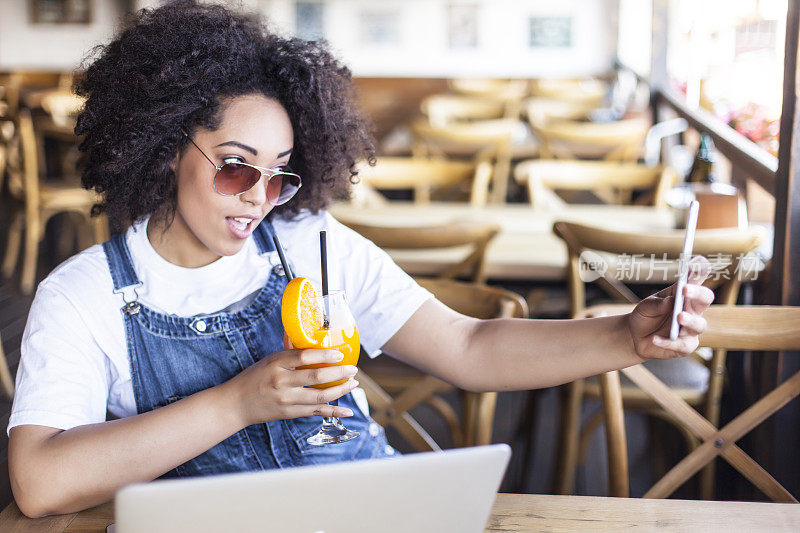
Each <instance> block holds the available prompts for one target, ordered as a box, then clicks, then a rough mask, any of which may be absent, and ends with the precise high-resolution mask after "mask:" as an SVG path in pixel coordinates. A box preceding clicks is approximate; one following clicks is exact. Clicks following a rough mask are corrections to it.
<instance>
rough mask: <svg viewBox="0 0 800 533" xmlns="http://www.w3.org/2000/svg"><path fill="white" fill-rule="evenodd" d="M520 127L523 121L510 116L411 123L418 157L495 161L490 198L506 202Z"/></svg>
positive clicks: (496, 201)
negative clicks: (437, 123) (455, 156)
mask: <svg viewBox="0 0 800 533" xmlns="http://www.w3.org/2000/svg"><path fill="white" fill-rule="evenodd" d="M520 127H522V128H523V129H524V127H525V126H524V124H522V122H520V121H519V120H516V119H507V118H506V119H497V120H480V121H473V122H467V123H451V124H449V125H447V126H436V125H433V124H431V123H430V122H428V121H426V120H418V121H415V122H413V123H412V124H411V130H412V132H413V135H414V148H413V153H414V155H415V156H418V157H430V156H447V155H462V156H468V157H470V158H474V159H475V160H477V161H492V163H493V164H494V173H493V175H492V179H491V193H490V194H489V199H490V200H491V201H492V202H493V203H504V202H505V199H506V192H507V190H508V180H509V175H510V171H511V156H512V144H513V142H514V138H515V135H517V133H518V132H519V131H520Z"/></svg>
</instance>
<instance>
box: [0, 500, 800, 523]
mask: <svg viewBox="0 0 800 533" xmlns="http://www.w3.org/2000/svg"><path fill="white" fill-rule="evenodd" d="M113 517H114V508H113V504H112V503H107V504H104V505H100V506H98V507H94V508H92V509H89V510H86V511H83V512H81V513H72V514H67V515H60V516H52V517H47V518H40V519H37V520H31V519H28V518H25V517H24V516H23V515H22V514H21V513H20V512H19V509H18V508H17V506H16V504H14V503H12V504H11V505H9V506H8V507H6V508H5V510H4V511H3V512H2V513H0V531H3V532H7V533H11V532H39V531H41V532H44V531H47V532H51V533H56V532H60V531H70V532H75V531H94V532H103V531H105V527H106V526H107V525H108V524H110V523H111V522H113V519H114V518H113ZM655 529H663V530H667V531H687V532H697V531H725V533H732V532H735V531H770V532H773V531H793V532H795V531H800V505H795V504H786V503H752V502H711V501H688V500H644V499H637V498H630V499H628V498H600V497H588V496H546V495H541V494H498V495H497V500H496V501H495V503H494V508H493V509H492V514H491V516H490V517H489V522H488V524H487V528H486V531H487V532H492V531H497V532H499V531H505V532H509V531H597V530H612V531H622V530H637V531H651V530H655Z"/></svg>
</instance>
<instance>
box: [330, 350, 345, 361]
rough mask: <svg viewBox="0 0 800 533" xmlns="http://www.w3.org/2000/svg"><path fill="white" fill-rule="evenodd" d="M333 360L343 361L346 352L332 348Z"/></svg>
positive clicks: (331, 355)
mask: <svg viewBox="0 0 800 533" xmlns="http://www.w3.org/2000/svg"><path fill="white" fill-rule="evenodd" d="M330 357H331V361H337V362H338V361H341V360H342V359H344V354H343V353H342V352H339V351H336V350H331V352H330Z"/></svg>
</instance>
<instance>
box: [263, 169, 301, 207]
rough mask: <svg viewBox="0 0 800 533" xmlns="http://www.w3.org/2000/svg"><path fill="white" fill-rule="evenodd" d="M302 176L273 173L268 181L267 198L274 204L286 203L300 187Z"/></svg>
mask: <svg viewBox="0 0 800 533" xmlns="http://www.w3.org/2000/svg"><path fill="white" fill-rule="evenodd" d="M300 183H301V182H300V176H298V175H297V174H291V173H286V172H282V173H280V174H275V175H273V176H272V177H271V178H270V179H269V182H268V183H267V200H268V201H269V203H270V204H272V205H281V204H285V203H286V202H288V201H289V200H291V199H292V197H293V196H294V195H295V194H297V191H298V190H299V189H300Z"/></svg>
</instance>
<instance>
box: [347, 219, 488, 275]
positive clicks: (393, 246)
mask: <svg viewBox="0 0 800 533" xmlns="http://www.w3.org/2000/svg"><path fill="white" fill-rule="evenodd" d="M341 222H342V223H343V224H345V225H346V226H348V227H350V228H351V229H353V230H355V231H356V232H358V233H360V234H361V235H362V236H364V237H366V238H367V239H369V240H371V241H372V242H374V243H375V244H376V245H378V246H380V247H381V248H385V249H389V250H421V249H433V248H437V249H452V248H457V247H468V248H469V249H468V250H466V252H465V255H464V257H463V259H461V260H459V261H457V262H456V263H454V264H453V265H451V266H449V267H447V268H446V269H444V270H443V271H442V272H439V273H438V274H437V277H439V278H441V279H455V278H458V277H463V278H465V279H467V280H469V281H471V282H473V283H483V282H485V281H486V249H487V247H488V246H489V243H490V242H491V240H492V239H493V238H494V237H495V235H497V234H498V233H499V232H500V227H499V226H497V225H494V224H485V223H481V222H469V221H455V222H451V223H449V224H443V225H441V226H397V227H391V226H372V225H369V224H360V223H356V222H350V221H347V220H342V221H341Z"/></svg>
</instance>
